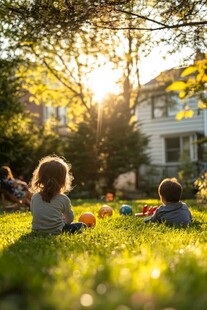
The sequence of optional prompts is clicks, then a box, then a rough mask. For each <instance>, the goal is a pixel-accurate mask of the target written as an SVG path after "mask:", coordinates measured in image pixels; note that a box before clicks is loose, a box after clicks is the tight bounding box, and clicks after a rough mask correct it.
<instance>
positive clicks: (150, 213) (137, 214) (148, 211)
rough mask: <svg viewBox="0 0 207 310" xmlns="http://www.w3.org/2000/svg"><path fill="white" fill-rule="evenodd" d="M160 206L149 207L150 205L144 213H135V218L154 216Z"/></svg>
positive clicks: (145, 208)
mask: <svg viewBox="0 0 207 310" xmlns="http://www.w3.org/2000/svg"><path fill="white" fill-rule="evenodd" d="M157 208H158V206H151V207H148V205H144V207H143V209H142V212H140V213H135V216H149V215H153V214H154V213H155V211H156V210H157Z"/></svg>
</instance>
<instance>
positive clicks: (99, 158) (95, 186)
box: [65, 96, 148, 194]
mask: <svg viewBox="0 0 207 310" xmlns="http://www.w3.org/2000/svg"><path fill="white" fill-rule="evenodd" d="M97 109H98V107H97V106H94V107H93V113H92V112H91V113H90V115H94V118H92V117H91V116H90V117H87V116H85V119H84V122H83V123H80V124H79V126H78V130H77V132H74V133H72V134H71V135H70V136H69V137H68V139H67V140H66V141H67V143H68V147H66V153H65V154H66V155H65V156H66V157H67V158H68V159H69V160H70V162H71V163H72V167H73V173H74V176H75V180H76V182H77V185H78V187H77V189H78V190H79V186H81V187H82V188H83V189H85V190H89V191H90V192H91V191H92V193H93V194H95V192H96V190H97V192H98V193H99V194H100V193H101V194H105V193H106V192H108V191H113V190H114V188H113V183H114V181H115V179H116V178H117V177H118V176H119V175H120V174H121V173H125V172H128V171H133V170H137V169H138V167H139V166H140V165H141V164H143V163H147V162H148V157H147V155H146V152H145V151H146V150H145V148H146V146H147V143H148V139H147V138H146V137H145V136H143V135H142V134H141V132H140V131H139V128H138V127H137V123H136V122H135V121H133V118H132V115H131V112H130V108H129V106H128V105H127V104H126V102H125V101H124V100H123V99H122V98H119V97H117V96H109V97H108V99H107V100H105V101H104V102H103V104H102V105H101V106H100V111H99V113H98V111H97ZM66 141H65V143H66Z"/></svg>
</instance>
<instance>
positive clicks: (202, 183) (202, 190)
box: [194, 172, 207, 203]
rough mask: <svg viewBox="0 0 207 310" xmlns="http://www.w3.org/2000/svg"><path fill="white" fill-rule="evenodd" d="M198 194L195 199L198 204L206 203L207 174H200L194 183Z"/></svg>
mask: <svg viewBox="0 0 207 310" xmlns="http://www.w3.org/2000/svg"><path fill="white" fill-rule="evenodd" d="M194 185H195V186H196V187H197V189H198V192H197V194H196V198H197V200H198V201H199V202H202V203H207V172H205V173H204V174H202V175H201V176H200V177H199V178H198V179H197V180H196V181H195V182H194Z"/></svg>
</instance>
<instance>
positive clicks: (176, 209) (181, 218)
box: [144, 201, 192, 227]
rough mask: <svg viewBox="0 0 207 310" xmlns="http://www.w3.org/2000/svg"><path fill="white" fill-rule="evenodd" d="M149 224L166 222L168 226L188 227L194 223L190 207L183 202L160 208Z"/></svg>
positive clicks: (147, 220) (149, 219)
mask: <svg viewBox="0 0 207 310" xmlns="http://www.w3.org/2000/svg"><path fill="white" fill-rule="evenodd" d="M144 221H145V222H146V223H147V222H166V223H167V224H168V225H175V226H183V227H186V226H187V225H188V224H190V223H191V222H192V215H191V212H190V210H189V209H188V206H187V205H186V204H185V203H183V202H182V201H179V202H175V203H173V202H170V203H168V204H167V205H166V206H160V207H159V208H158V209H157V210H156V211H155V213H154V215H153V216H152V217H150V218H147V219H145V220H144Z"/></svg>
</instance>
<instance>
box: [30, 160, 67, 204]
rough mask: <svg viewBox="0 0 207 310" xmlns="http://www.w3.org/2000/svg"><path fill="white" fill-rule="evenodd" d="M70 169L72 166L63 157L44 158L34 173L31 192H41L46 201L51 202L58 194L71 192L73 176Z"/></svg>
mask: <svg viewBox="0 0 207 310" xmlns="http://www.w3.org/2000/svg"><path fill="white" fill-rule="evenodd" d="M70 169H71V165H70V164H69V163H67V162H66V161H65V160H64V159H63V158H61V157H58V156H56V155H49V156H46V157H43V158H42V159H41V160H40V161H39V164H38V166H37V168H36V169H35V170H34V172H33V177H32V180H31V186H30V190H31V192H32V193H38V192H39V193H40V195H41V196H42V199H43V200H44V201H47V202H50V200H51V199H52V198H53V197H54V196H56V195H57V194H59V193H64V192H69V191H71V189H72V186H71V184H72V180H73V176H72V174H71V173H70Z"/></svg>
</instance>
